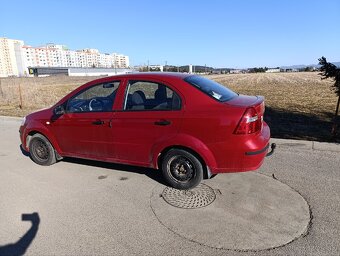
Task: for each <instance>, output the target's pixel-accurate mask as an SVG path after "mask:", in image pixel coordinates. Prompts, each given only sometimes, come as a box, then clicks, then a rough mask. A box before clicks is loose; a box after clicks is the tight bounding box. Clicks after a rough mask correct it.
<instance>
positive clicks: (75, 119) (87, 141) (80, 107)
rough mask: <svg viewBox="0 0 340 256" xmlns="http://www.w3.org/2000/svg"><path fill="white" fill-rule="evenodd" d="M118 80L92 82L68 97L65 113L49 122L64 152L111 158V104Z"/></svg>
mask: <svg viewBox="0 0 340 256" xmlns="http://www.w3.org/2000/svg"><path fill="white" fill-rule="evenodd" d="M119 84H120V81H112V82H107V83H101V84H97V85H93V86H91V87H88V88H86V89H84V90H83V91H81V92H79V93H78V94H76V95H75V96H73V97H71V98H70V99H68V101H67V102H66V103H65V106H64V107H65V112H66V113H65V114H64V115H62V116H60V117H59V118H58V119H56V120H55V121H54V122H53V130H54V133H55V134H56V138H57V141H58V143H59V146H60V148H61V149H62V151H63V152H64V153H65V155H70V156H80V157H82V156H83V157H89V158H99V159H101V158H112V157H113V156H114V148H113V142H112V129H111V127H112V124H111V120H112V117H113V112H112V106H113V103H114V100H115V96H116V93H117V90H118V87H119Z"/></svg>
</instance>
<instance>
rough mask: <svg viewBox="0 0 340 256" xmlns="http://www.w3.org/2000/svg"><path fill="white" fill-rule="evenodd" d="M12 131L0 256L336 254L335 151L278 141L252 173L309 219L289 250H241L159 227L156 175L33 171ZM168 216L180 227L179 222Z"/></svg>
mask: <svg viewBox="0 0 340 256" xmlns="http://www.w3.org/2000/svg"><path fill="white" fill-rule="evenodd" d="M19 125H20V121H18V120H15V119H4V118H0V255H4V254H6V253H7V254H12V255H22V254H24V253H25V254H26V255H340V225H339V224H340V217H339V216H340V152H339V151H337V150H338V147H337V146H332V145H326V146H325V145H324V144H314V143H311V142H301V141H300V142H293V141H285V140H279V141H278V144H279V146H278V148H277V151H276V153H275V154H274V155H273V156H272V157H270V158H268V159H266V161H265V164H264V165H263V166H262V167H261V169H260V170H259V171H258V172H259V173H260V174H264V175H267V176H269V177H274V178H275V179H276V180H278V181H281V182H282V183H284V184H286V185H288V186H289V187H291V188H292V189H293V190H295V191H296V192H298V193H299V194H300V195H301V196H302V197H303V198H304V199H305V200H306V201H307V202H308V205H309V207H310V209H311V214H312V215H311V216H312V219H311V221H310V225H309V227H308V230H307V233H306V234H304V235H303V236H300V237H298V238H297V239H295V240H294V241H292V242H291V243H289V244H286V245H284V246H281V247H278V248H275V249H269V250H260V251H256V250H254V251H245V252H244V251H235V250H226V249H217V248H213V247H212V246H207V245H204V243H198V242H195V241H194V240H193V239H186V238H185V237H183V236H181V235H178V234H177V233H175V232H173V231H172V230H171V229H169V228H167V227H166V226H164V225H163V224H162V223H160V221H159V219H158V218H157V216H155V212H154V211H153V209H152V207H150V205H151V200H152V195H153V192H154V191H155V189H158V188H160V187H161V186H163V180H162V178H161V176H160V175H159V174H158V173H157V172H155V171H153V170H149V169H146V168H137V167H131V166H122V165H114V164H106V163H98V162H93V161H84V160H75V159H68V160H64V161H61V162H58V163H57V164H55V165H53V166H50V167H42V166H38V165H36V164H34V163H33V162H32V161H31V160H30V158H29V157H27V156H25V155H23V153H22V152H21V150H20V141H19V134H18V128H19ZM329 150H333V151H329ZM273 175H274V176H273ZM227 176H228V174H223V175H218V176H217V177H216V181H214V179H212V180H209V181H208V183H209V185H212V186H213V184H214V182H216V183H217V182H221V181H223V180H225V179H227ZM274 178H273V179H274ZM282 197H285V194H284V193H283V194H282ZM169 214H171V212H169ZM172 217H173V218H176V222H178V223H180V221H179V220H180V218H181V217H182V216H172ZM183 221H185V218H183ZM197 225H199V221H198V223H197ZM183 226H184V225H183ZM186 231H187V230H186ZM225 239H228V237H225ZM207 240H209V236H208V234H207Z"/></svg>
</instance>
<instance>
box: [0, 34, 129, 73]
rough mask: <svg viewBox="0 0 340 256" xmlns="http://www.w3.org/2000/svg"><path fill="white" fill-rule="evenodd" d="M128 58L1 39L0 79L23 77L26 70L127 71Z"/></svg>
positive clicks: (89, 50)
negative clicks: (35, 45) (67, 68)
mask: <svg viewBox="0 0 340 256" xmlns="http://www.w3.org/2000/svg"><path fill="white" fill-rule="evenodd" d="M129 65H130V64H129V57H128V56H126V55H122V54H117V53H112V54H108V53H100V52H99V50H97V49H82V50H76V51H73V50H69V49H68V48H67V47H66V46H65V45H57V44H53V43H50V44H46V45H44V46H39V47H33V46H29V45H24V42H23V41H21V40H13V39H7V38H0V76H25V75H27V70H28V68H29V67H52V68H53V67H72V68H78V67H82V68H128V67H129Z"/></svg>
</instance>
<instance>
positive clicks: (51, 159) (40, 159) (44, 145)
mask: <svg viewBox="0 0 340 256" xmlns="http://www.w3.org/2000/svg"><path fill="white" fill-rule="evenodd" d="M29 150H30V156H31V159H32V160H33V161H34V162H35V163H37V164H40V165H51V164H54V163H55V162H56V161H57V160H56V154H55V151H54V148H53V146H52V144H51V143H50V142H49V140H48V139H47V138H46V137H45V136H43V135H41V134H39V133H36V134H34V135H33V136H32V138H31V139H30V143H29Z"/></svg>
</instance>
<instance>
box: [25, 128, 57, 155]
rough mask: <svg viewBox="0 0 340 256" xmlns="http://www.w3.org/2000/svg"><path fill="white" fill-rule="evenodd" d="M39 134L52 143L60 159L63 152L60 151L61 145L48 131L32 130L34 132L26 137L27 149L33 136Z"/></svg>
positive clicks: (29, 132)
mask: <svg viewBox="0 0 340 256" xmlns="http://www.w3.org/2000/svg"><path fill="white" fill-rule="evenodd" d="M37 133H39V134H41V135H43V136H44V137H45V138H46V139H47V140H48V141H49V142H50V143H51V145H52V147H53V148H54V151H55V152H56V154H57V156H58V157H60V153H59V152H61V151H60V148H59V145H58V143H57V142H56V140H55V138H54V136H53V135H52V134H50V133H49V132H48V130H41V129H32V130H30V131H28V133H27V135H26V139H25V140H26V141H25V143H26V147H27V149H29V143H30V140H31V139H32V137H33V135H35V134H37Z"/></svg>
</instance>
